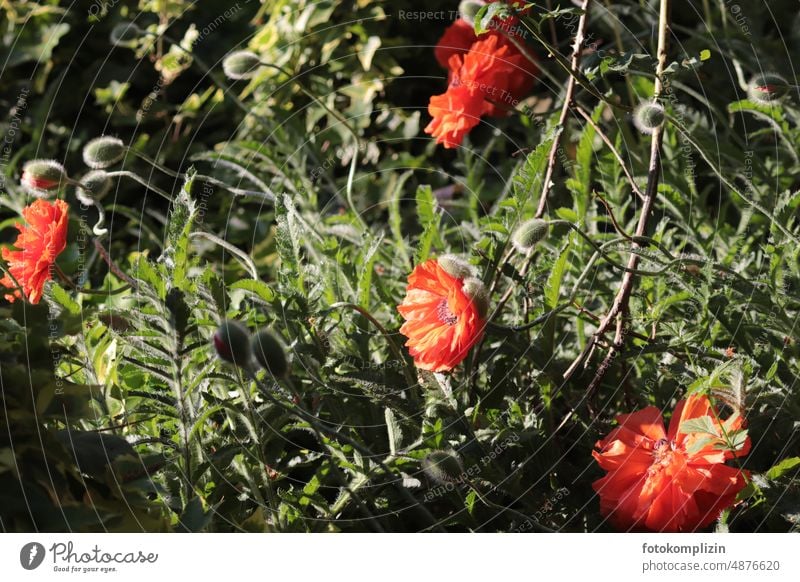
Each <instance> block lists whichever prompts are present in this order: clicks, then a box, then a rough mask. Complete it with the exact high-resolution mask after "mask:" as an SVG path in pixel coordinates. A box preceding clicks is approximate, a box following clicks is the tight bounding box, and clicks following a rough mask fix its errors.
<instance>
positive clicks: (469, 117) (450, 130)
mask: <svg viewBox="0 0 800 582" xmlns="http://www.w3.org/2000/svg"><path fill="white" fill-rule="evenodd" d="M484 103H485V102H484V99H483V95H481V94H480V93H477V92H471V91H470V90H469V88H467V87H464V86H457V87H450V88H449V89H448V90H447V91H446V92H445V93H443V94H442V95H434V96H433V97H431V102H430V104H429V105H428V113H430V115H431V117H433V119H432V120H431V122H430V123H429V124H428V126H427V127H426V128H425V133H428V134H430V135H432V136H433V137H435V138H436V143H439V144H442V145H444V147H446V148H455V147H458V146H459V145H461V142H462V141H464V136H465V135H467V134H468V133H469V132H470V130H471V129H472V128H473V127H475V126H476V125H478V123H480V120H481V114H482V113H483V111H484Z"/></svg>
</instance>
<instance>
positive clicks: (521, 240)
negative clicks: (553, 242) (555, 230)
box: [511, 218, 550, 254]
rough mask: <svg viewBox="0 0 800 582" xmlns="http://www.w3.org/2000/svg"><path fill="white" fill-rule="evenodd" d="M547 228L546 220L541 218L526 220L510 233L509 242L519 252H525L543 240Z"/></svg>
mask: <svg viewBox="0 0 800 582" xmlns="http://www.w3.org/2000/svg"><path fill="white" fill-rule="evenodd" d="M549 230H550V225H549V224H548V223H547V221H546V220H542V219H541V218H533V219H531V220H527V221H525V222H523V223H522V224H520V225H519V226H518V227H517V230H515V231H514V234H512V235H511V244H513V245H514V248H515V249H517V250H518V251H519V252H520V253H523V254H525V253H527V252H528V251H530V250H531V249H532V248H533V247H535V246H536V244H537V243H538V242H539V241H542V240H544V239H545V237H547V233H548V232H549Z"/></svg>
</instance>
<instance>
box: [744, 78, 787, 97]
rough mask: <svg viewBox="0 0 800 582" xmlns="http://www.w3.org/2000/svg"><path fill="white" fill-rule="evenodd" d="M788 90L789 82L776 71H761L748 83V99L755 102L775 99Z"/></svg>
mask: <svg viewBox="0 0 800 582" xmlns="http://www.w3.org/2000/svg"><path fill="white" fill-rule="evenodd" d="M788 92H789V84H788V83H787V82H786V79H784V78H783V77H782V76H780V75H779V74H777V73H762V74H759V75H756V76H755V77H753V79H752V80H751V81H750V84H749V85H748V89H747V93H748V96H749V97H750V99H752V100H753V101H756V102H757V103H770V102H772V101H776V100H778V99H780V98H781V97H783V96H784V95H786V93H788Z"/></svg>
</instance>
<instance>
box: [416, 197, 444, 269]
mask: <svg viewBox="0 0 800 582" xmlns="http://www.w3.org/2000/svg"><path fill="white" fill-rule="evenodd" d="M416 202H417V216H418V217H419V223H420V225H421V226H422V235H421V236H420V239H419V243H418V247H417V253H416V257H415V258H416V262H417V263H418V264H419V263H421V262H423V261H425V260H426V259H427V258H428V255H429V254H430V250H431V246H432V245H433V241H434V240H435V239H436V237H437V236H438V233H439V216H438V214H437V213H436V197H435V196H434V195H433V189H431V187H430V186H428V185H423V186H420V187H419V188H417V195H416Z"/></svg>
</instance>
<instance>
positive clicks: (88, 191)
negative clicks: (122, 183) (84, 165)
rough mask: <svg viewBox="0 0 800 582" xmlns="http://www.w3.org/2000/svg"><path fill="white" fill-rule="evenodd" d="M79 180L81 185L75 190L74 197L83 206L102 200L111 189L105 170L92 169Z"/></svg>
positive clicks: (109, 179)
mask: <svg viewBox="0 0 800 582" xmlns="http://www.w3.org/2000/svg"><path fill="white" fill-rule="evenodd" d="M80 182H81V185H80V186H78V188H77V189H76V190H75V197H76V198H77V199H78V201H79V202H80V203H81V204H83V205H84V206H90V205H91V204H94V203H95V202H97V201H98V200H102V199H103V198H104V197H105V195H106V194H108V192H109V191H110V190H111V178H109V176H108V172H106V171H105V170H92V171H91V172H89V173H88V174H86V175H85V176H84V177H83V178H81V180H80Z"/></svg>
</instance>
